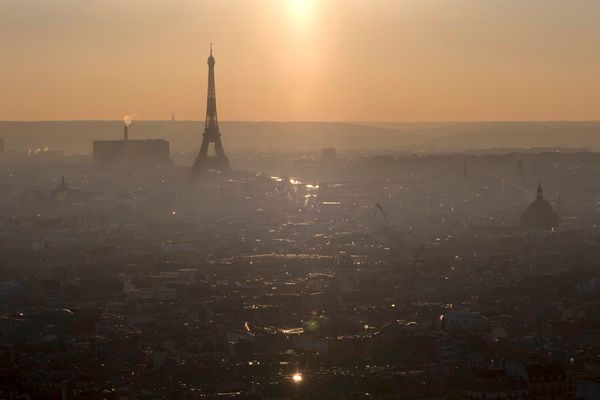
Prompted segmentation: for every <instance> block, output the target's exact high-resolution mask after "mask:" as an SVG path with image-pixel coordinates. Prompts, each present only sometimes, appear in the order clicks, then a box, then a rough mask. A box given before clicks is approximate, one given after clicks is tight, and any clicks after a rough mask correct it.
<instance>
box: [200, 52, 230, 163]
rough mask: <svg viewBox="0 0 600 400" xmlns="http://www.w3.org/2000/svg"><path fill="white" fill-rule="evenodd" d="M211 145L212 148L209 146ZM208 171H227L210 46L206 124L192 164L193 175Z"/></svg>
mask: <svg viewBox="0 0 600 400" xmlns="http://www.w3.org/2000/svg"><path fill="white" fill-rule="evenodd" d="M211 144H212V146H211ZM208 170H218V171H221V172H227V171H229V170H230V169H229V159H228V158H227V156H226V155H225V151H224V150H223V144H222V143H221V133H220V132H219V121H218V119H217V95H216V89H215V58H214V57H213V54H212V44H211V45H210V56H209V57H208V96H207V101H206V122H205V124H204V134H203V136H202V145H201V146H200V153H199V154H198V157H197V158H196V162H195V163H194V167H193V173H194V174H199V173H202V172H205V171H208Z"/></svg>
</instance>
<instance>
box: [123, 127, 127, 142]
mask: <svg viewBox="0 0 600 400" xmlns="http://www.w3.org/2000/svg"><path fill="white" fill-rule="evenodd" d="M123 140H125V141H127V125H125V127H124V128H123Z"/></svg>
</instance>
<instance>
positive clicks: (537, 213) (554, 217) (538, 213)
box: [521, 185, 559, 229]
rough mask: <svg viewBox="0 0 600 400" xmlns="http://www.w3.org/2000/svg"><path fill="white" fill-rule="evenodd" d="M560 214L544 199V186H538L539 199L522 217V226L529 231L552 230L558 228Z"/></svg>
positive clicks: (537, 198) (530, 205)
mask: <svg viewBox="0 0 600 400" xmlns="http://www.w3.org/2000/svg"><path fill="white" fill-rule="evenodd" d="M558 220H559V218H558V214H557V213H556V212H554V210H553V209H552V206H551V205H550V203H549V202H548V201H547V200H545V199H544V194H543V192H542V186H541V185H538V189H537V197H536V199H535V200H534V201H533V202H532V203H531V204H529V206H528V207H527V209H526V210H525V212H524V213H523V215H522V216H521V226H523V227H524V228H529V229H551V228H553V227H555V226H558Z"/></svg>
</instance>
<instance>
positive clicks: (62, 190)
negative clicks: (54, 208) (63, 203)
mask: <svg viewBox="0 0 600 400" xmlns="http://www.w3.org/2000/svg"><path fill="white" fill-rule="evenodd" d="M70 191H71V188H70V187H69V185H67V181H66V180H65V176H64V175H63V176H62V178H61V179H60V183H59V184H58V186H57V187H56V188H54V191H53V194H54V196H55V197H56V198H57V199H58V200H64V199H66V198H67V196H68V194H69V192H70Z"/></svg>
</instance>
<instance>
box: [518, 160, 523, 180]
mask: <svg viewBox="0 0 600 400" xmlns="http://www.w3.org/2000/svg"><path fill="white" fill-rule="evenodd" d="M523 171H524V168H523V160H521V159H520V158H519V161H517V175H518V176H522V175H523Z"/></svg>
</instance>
